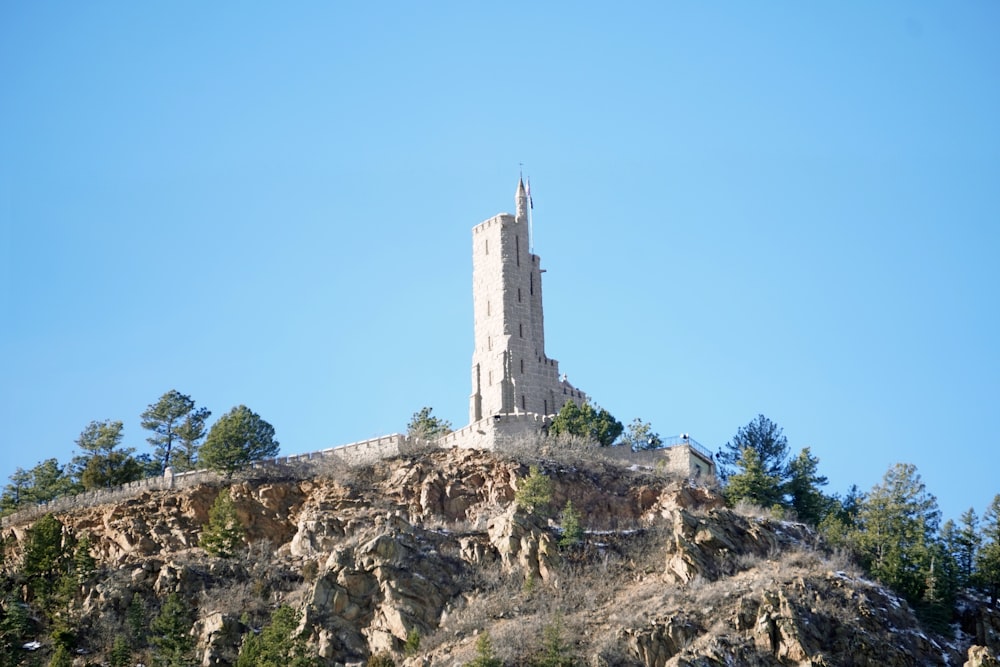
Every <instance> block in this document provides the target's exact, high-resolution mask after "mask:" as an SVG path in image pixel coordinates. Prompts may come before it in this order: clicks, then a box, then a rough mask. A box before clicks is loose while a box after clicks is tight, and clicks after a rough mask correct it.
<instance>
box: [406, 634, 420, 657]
mask: <svg viewBox="0 0 1000 667" xmlns="http://www.w3.org/2000/svg"><path fill="white" fill-rule="evenodd" d="M419 650H420V630H417V629H416V628H413V629H412V630H410V632H409V634H407V635H406V644H405V645H404V646H403V652H404V653H405V654H406V655H408V656H413V655H416V654H417V651H419Z"/></svg>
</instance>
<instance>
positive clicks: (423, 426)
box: [406, 406, 451, 441]
mask: <svg viewBox="0 0 1000 667" xmlns="http://www.w3.org/2000/svg"><path fill="white" fill-rule="evenodd" d="M433 411H434V408H430V407H427V406H424V407H422V408H420V410H419V411H417V412H414V413H413V416H412V417H411V418H410V423H409V424H407V425H406V435H408V436H410V437H411V438H420V439H421V440H428V441H434V440H437V439H438V438H440V437H442V436H444V435H448V434H449V433H451V422H450V421H448V420H446V419H441V418H440V417H435V416H433V415H432V414H431V412H433Z"/></svg>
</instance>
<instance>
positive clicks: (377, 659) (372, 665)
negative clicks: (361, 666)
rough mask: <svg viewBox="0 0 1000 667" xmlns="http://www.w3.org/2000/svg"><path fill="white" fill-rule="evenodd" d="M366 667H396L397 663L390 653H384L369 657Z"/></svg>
mask: <svg viewBox="0 0 1000 667" xmlns="http://www.w3.org/2000/svg"><path fill="white" fill-rule="evenodd" d="M366 667H396V662H395V661H394V660H393V659H392V655H390V653H389V652H388V651H382V652H381V653H375V654H374V655H371V656H369V658H368V662H367V663H366Z"/></svg>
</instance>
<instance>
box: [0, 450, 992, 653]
mask: <svg viewBox="0 0 1000 667" xmlns="http://www.w3.org/2000/svg"><path fill="white" fill-rule="evenodd" d="M529 463H534V464H537V465H539V466H540V469H541V470H542V472H544V473H545V474H546V475H547V476H548V478H549V479H550V480H551V481H552V502H551V503H550V506H551V507H552V508H554V510H558V508H561V507H563V506H565V504H566V502H567V501H571V502H572V505H573V507H574V508H576V510H578V511H579V513H580V515H581V522H582V524H583V528H584V529H585V533H584V535H583V539H582V542H581V543H579V544H574V545H568V546H567V545H563V546H560V540H561V537H562V535H561V533H560V528H559V523H558V516H557V513H556V512H553V513H552V514H551V517H552V518H546V517H545V516H544V515H539V514H529V513H526V512H524V511H523V510H521V509H519V508H518V507H517V504H516V503H515V502H514V497H515V492H516V490H517V489H518V487H519V484H521V483H522V480H524V479H525V477H526V476H527V475H528V464H529ZM223 488H228V489H229V493H230V496H231V497H232V499H233V502H234V504H235V507H236V511H237V516H238V518H239V523H240V524H241V526H242V528H243V531H244V535H245V542H246V544H245V548H244V549H243V550H242V552H241V553H239V554H238V555H237V556H235V557H233V558H219V557H213V556H211V555H209V554H207V553H206V552H205V551H204V550H202V549H201V548H199V547H198V546H197V545H198V543H199V535H200V533H201V532H202V530H203V529H204V526H205V524H206V522H207V521H208V514H209V508H210V507H211V505H212V503H213V501H214V500H215V498H216V497H217V496H218V494H219V492H220V491H221V490H222V489H223ZM58 518H59V519H60V521H61V522H62V523H63V524H64V526H65V529H64V530H65V531H66V534H67V535H72V536H76V537H77V538H79V537H82V536H84V535H86V536H87V538H88V542H89V545H90V547H89V550H90V554H91V555H92V556H93V558H94V559H95V560H96V572H95V574H94V575H93V576H90V577H88V578H87V580H86V581H83V582H82V583H81V585H80V588H79V590H78V591H77V596H76V602H75V603H73V605H74V606H73V609H72V611H71V613H70V616H71V617H72V619H73V623H74V626H75V630H76V637H77V639H76V643H77V645H78V647H79V655H78V657H77V658H76V662H77V663H78V664H80V665H84V664H94V665H97V664H109V663H108V661H109V660H110V659H111V658H110V650H111V646H112V643H113V639H114V638H115V637H117V636H121V635H123V634H124V633H127V628H128V624H129V622H130V618H132V616H134V615H135V614H136V613H137V612H135V609H136V605H137V604H138V606H139V609H140V611H141V612H142V613H144V614H145V616H146V617H147V618H149V617H152V616H155V614H156V613H157V611H158V610H159V609H160V608H161V607H162V605H163V600H164V599H166V597H167V596H169V595H170V594H171V593H177V594H179V595H180V596H181V597H182V598H183V599H184V600H185V601H186V603H187V604H188V605H189V606H190V608H191V609H192V610H194V614H195V616H196V620H195V622H194V627H193V628H192V630H191V633H192V635H193V636H194V638H195V639H196V656H195V659H196V661H197V664H202V665H206V666H210V665H228V664H232V663H233V661H234V660H235V658H236V656H237V654H238V652H239V650H240V646H241V644H242V643H243V642H244V641H246V637H248V636H251V635H252V634H253V633H255V632H258V631H259V630H260V628H261V627H262V626H263V625H265V624H266V623H267V621H268V619H269V618H270V616H271V614H272V612H273V610H274V609H275V608H277V607H278V606H279V605H288V606H290V607H292V608H293V609H295V610H297V611H298V612H299V619H300V630H301V631H302V632H303V635H304V636H305V637H306V641H307V648H308V652H309V653H310V655H311V656H313V657H315V658H316V659H317V661H318V663H319V664H324V665H340V664H364V663H365V662H366V661H367V660H369V658H370V657H371V656H372V655H374V654H385V655H391V656H392V657H393V659H394V660H395V662H396V664H403V663H404V662H405V663H406V664H411V665H438V664H440V665H463V664H466V663H468V662H470V661H472V660H473V658H474V657H475V655H476V645H477V638H478V637H479V636H480V635H481V634H482V633H484V632H488V633H489V636H490V638H491V639H492V646H493V649H494V651H495V654H496V656H497V657H498V658H500V659H502V660H503V661H504V663H505V664H510V665H518V664H532V663H534V662H537V661H538V660H539V656H545V655H549V656H550V657H551V656H552V655H553V654H554V653H558V654H559V655H560V656H562V657H563V658H565V659H566V660H567V662H561V663H555V662H549V663H546V664H592V665H645V666H648V667H665V666H668V665H678V666H680V665H689V666H694V665H699V666H700V665H880V666H885V665H961V664H963V663H964V664H967V665H992V664H997V663H996V661H995V656H996V654H997V649H998V648H1000V614H996V613H995V610H992V609H990V608H989V607H988V605H986V604H985V603H983V602H981V601H979V602H976V601H971V602H970V603H969V604H968V605H966V607H965V611H964V612H963V616H962V618H960V619H956V625H955V632H954V634H953V635H950V636H947V637H941V636H935V635H933V634H931V633H930V632H928V631H927V630H925V629H923V628H922V627H921V625H920V624H919V622H918V621H917V619H916V617H915V616H914V614H913V612H912V610H911V609H909V607H908V606H907V605H906V603H905V602H904V601H902V600H901V599H899V598H897V597H896V596H895V595H893V594H892V593H891V592H889V591H888V590H886V589H884V588H883V587H881V586H879V585H878V584H877V583H875V582H872V581H868V580H866V579H865V578H864V577H863V576H861V574H860V573H859V572H858V571H857V570H856V569H855V568H853V567H852V566H851V565H850V563H849V562H847V560H846V559H845V558H844V557H842V556H838V555H836V554H831V553H829V552H827V551H826V550H824V548H823V547H822V545H821V544H820V543H819V541H818V539H817V537H816V535H815V534H814V533H813V532H812V531H811V530H810V529H808V528H807V527H806V526H804V525H801V524H797V523H794V522H787V521H778V520H775V519H773V518H770V517H769V516H766V515H754V514H752V513H746V512H737V511H734V510H733V509H730V508H727V507H726V506H725V504H724V503H723V502H722V500H721V498H720V497H719V496H718V495H717V494H716V493H715V492H713V490H712V489H710V488H706V487H693V486H690V485H687V484H686V483H685V482H683V481H681V480H674V479H670V478H669V477H668V476H666V475H664V474H662V473H661V472H659V471H657V469H656V468H655V467H654V468H636V467H632V468H628V467H624V466H622V465H621V464H619V463H614V462H611V461H603V460H601V459H600V457H595V456H576V455H575V454H574V453H573V452H565V451H562V452H550V453H549V455H547V456H546V455H544V453H543V452H539V451H535V452H533V453H532V454H531V455H530V456H528V455H520V456H519V455H514V454H507V455H500V454H496V453H491V452H480V451H471V450H429V451H427V452H424V453H422V454H420V455H413V456H408V457H400V458H397V459H394V460H387V461H384V462H381V463H378V464H376V465H373V466H369V467H362V468H355V469H351V470H338V471H336V472H331V473H330V474H318V475H317V476H315V477H310V478H308V479H300V478H287V479H273V478H272V479H258V480H242V481H237V482H233V483H231V484H228V483H224V482H222V481H220V482H218V483H217V484H205V485H202V486H197V487H194V488H190V489H184V490H182V491H176V492H167V491H152V492H149V491H147V492H144V493H142V494H140V495H138V496H137V497H135V498H132V499H130V500H127V501H124V502H119V503H117V504H114V505H106V506H99V507H93V508H89V509H85V510H79V511H77V512H75V513H72V514H63V515H59V516H58ZM30 528H31V525H30V524H26V525H18V526H13V527H11V528H9V529H7V530H6V531H5V535H4V537H5V538H6V540H7V542H6V544H7V549H6V557H5V560H4V567H5V568H6V569H7V572H8V574H10V573H12V572H16V570H17V568H18V566H19V558H21V556H22V555H23V548H24V544H25V540H26V537H27V536H28V534H29V532H28V531H29V529H30ZM130 615H131V616H130ZM36 621H37V619H36ZM33 630H34V631H35V632H36V633H37V634H38V639H39V644H40V645H41V647H40V648H38V649H37V651H35V652H33V653H32V652H30V651H27V650H26V649H21V650H22V651H24V660H25V661H27V660H28V658H29V657H34V658H39V659H41V658H42V657H44V654H45V653H46V651H47V650H48V640H47V639H46V634H45V633H46V632H48V631H49V630H50V628H47V627H45V624H44V623H42V622H36V625H35V626H34V628H33ZM418 640H419V641H418ZM152 650H153V649H152V648H149V647H147V648H145V649H143V650H141V651H139V653H138V654H137V657H136V659H137V660H140V659H141V660H148V659H149V658H151V657H152V656H151V651H152ZM143 651H145V652H144V653H143ZM29 653H30V656H29ZM25 664H27V662H25Z"/></svg>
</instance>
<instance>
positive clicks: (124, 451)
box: [74, 419, 142, 490]
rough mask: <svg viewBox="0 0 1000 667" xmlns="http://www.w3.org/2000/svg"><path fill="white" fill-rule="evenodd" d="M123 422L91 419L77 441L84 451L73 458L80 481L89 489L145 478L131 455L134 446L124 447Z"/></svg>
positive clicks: (108, 486)
mask: <svg viewBox="0 0 1000 667" xmlns="http://www.w3.org/2000/svg"><path fill="white" fill-rule="evenodd" d="M121 442H122V422H120V421H112V420H110V419H108V420H105V421H103V422H97V421H92V422H90V424H89V425H87V428H85V429H84V430H83V432H82V433H80V437H79V438H77V441H76V444H77V445H78V446H79V447H80V449H82V450H83V451H84V454H82V455H80V456H77V457H76V458H75V459H74V465H75V466H76V469H77V470H78V472H79V476H80V483H81V484H83V488H84V489H86V490H90V489H99V488H110V487H113V486H119V485H121V484H128V483H129V482H134V481H136V480H137V479H141V478H142V466H141V465H140V464H139V462H138V461H136V460H135V458H133V457H132V454H133V452H135V450H134V449H133V448H131V447H125V448H122V447H121Z"/></svg>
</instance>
